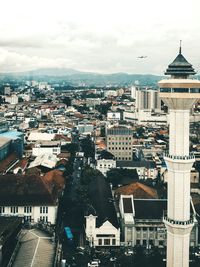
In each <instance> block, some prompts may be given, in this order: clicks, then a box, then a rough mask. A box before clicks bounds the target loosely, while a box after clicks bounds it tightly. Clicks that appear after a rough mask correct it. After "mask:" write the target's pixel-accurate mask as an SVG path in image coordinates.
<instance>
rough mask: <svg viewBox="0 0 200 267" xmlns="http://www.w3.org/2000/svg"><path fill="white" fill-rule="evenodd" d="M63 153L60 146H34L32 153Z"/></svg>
mask: <svg viewBox="0 0 200 267" xmlns="http://www.w3.org/2000/svg"><path fill="white" fill-rule="evenodd" d="M60 153H61V148H60V147H33V149H32V155H33V156H35V157H37V156H41V155H45V154H49V155H51V154H54V155H59V154H60Z"/></svg>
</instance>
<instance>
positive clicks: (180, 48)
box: [179, 40, 182, 54]
mask: <svg viewBox="0 0 200 267" xmlns="http://www.w3.org/2000/svg"><path fill="white" fill-rule="evenodd" d="M181 44H182V40H180V47H179V54H181V53H182V51H181V50H182V47H181Z"/></svg>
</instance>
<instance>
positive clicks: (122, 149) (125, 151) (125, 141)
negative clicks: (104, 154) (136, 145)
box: [106, 126, 133, 161]
mask: <svg viewBox="0 0 200 267" xmlns="http://www.w3.org/2000/svg"><path fill="white" fill-rule="evenodd" d="M106 137H107V151H108V152H110V153H112V154H113V155H114V156H115V159H116V160H119V161H121V160H126V161H131V160H132V159H133V152H132V144H133V132H132V130H131V129H130V128H128V127H126V126H113V127H111V128H108V129H107V134H106Z"/></svg>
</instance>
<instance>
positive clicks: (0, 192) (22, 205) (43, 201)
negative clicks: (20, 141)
mask: <svg viewBox="0 0 200 267" xmlns="http://www.w3.org/2000/svg"><path fill="white" fill-rule="evenodd" d="M64 186H65V182H64V177H63V176H62V172H61V171H58V170H53V171H51V172H48V173H47V174H46V175H44V176H38V175H19V174H17V175H14V174H13V175H12V174H6V175H0V215H4V216H19V217H23V218H24V221H29V222H32V223H37V222H38V221H43V222H49V223H51V224H55V223H56V217H57V210H58V202H59V198H60V197H61V195H62V193H63V190H64Z"/></svg>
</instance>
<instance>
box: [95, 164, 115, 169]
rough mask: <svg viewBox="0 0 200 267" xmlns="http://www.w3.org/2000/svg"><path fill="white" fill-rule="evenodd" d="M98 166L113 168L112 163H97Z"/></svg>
mask: <svg viewBox="0 0 200 267" xmlns="http://www.w3.org/2000/svg"><path fill="white" fill-rule="evenodd" d="M99 166H100V167H104V168H110V167H111V168H114V165H110V164H108V165H107V164H99Z"/></svg>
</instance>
